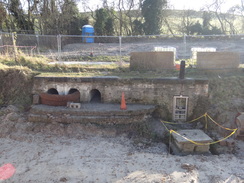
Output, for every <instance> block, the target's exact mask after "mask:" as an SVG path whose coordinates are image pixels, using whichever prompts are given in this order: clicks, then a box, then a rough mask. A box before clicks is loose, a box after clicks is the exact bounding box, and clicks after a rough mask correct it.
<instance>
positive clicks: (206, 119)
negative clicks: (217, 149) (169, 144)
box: [161, 113, 238, 145]
mask: <svg viewBox="0 0 244 183" xmlns="http://www.w3.org/2000/svg"><path fill="white" fill-rule="evenodd" d="M201 118H204V119H205V129H207V123H208V118H209V119H210V120H211V121H212V122H213V123H214V124H216V125H218V126H219V127H221V128H223V129H225V130H228V131H232V132H231V133H230V134H229V135H227V136H226V137H224V138H222V139H220V140H217V141H214V142H208V143H199V142H195V141H193V140H191V139H189V138H187V137H185V136H183V135H181V134H179V133H178V132H176V131H174V130H172V129H171V130H169V129H168V128H167V126H166V125H165V124H173V125H177V124H180V123H174V122H168V121H163V120H161V122H162V124H163V125H164V127H165V129H166V130H167V131H168V132H169V133H170V136H171V134H172V133H175V134H176V135H178V136H180V137H182V138H184V139H185V140H187V141H189V142H191V143H193V144H196V145H211V144H216V143H219V142H221V141H223V140H226V139H228V138H229V137H231V136H232V135H234V134H235V133H236V131H237V130H238V129H237V128H235V129H231V128H226V127H224V126H222V125H220V124H219V123H217V122H216V121H215V120H213V118H212V117H211V116H209V115H208V114H207V113H205V114H203V115H202V116H200V117H198V118H196V119H194V120H191V121H188V122H185V123H192V122H195V121H197V120H199V119H201ZM170 139H171V138H170Z"/></svg>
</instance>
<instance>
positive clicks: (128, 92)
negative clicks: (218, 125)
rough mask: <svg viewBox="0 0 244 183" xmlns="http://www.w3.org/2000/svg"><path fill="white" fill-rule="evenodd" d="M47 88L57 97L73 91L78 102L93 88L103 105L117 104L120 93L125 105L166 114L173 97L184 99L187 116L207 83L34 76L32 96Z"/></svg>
mask: <svg viewBox="0 0 244 183" xmlns="http://www.w3.org/2000/svg"><path fill="white" fill-rule="evenodd" d="M50 88H55V89H57V90H58V92H59V94H61V95H66V94H68V92H69V90H70V89H72V88H73V89H77V90H79V92H80V100H81V102H89V101H90V99H91V93H90V91H91V90H93V89H97V90H99V92H100V93H101V99H102V102H104V103H120V101H121V93H122V92H124V93H125V99H126V102H127V103H137V104H154V105H159V106H161V107H162V110H167V111H169V112H172V108H173V97H174V96H176V95H183V96H188V97H189V103H188V104H189V105H188V116H189V115H191V114H192V111H193V109H194V106H196V102H197V100H198V97H199V96H207V95H208V80H204V79H184V80H180V79H175V78H158V79H138V78H134V79H133V78H132V79H123V78H119V77H94V78H92V77H91V78H55V77H48V78H46V77H35V82H34V88H33V94H40V93H43V92H47V91H48V90H49V89H50ZM163 107H164V108H163Z"/></svg>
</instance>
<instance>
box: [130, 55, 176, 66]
mask: <svg viewBox="0 0 244 183" xmlns="http://www.w3.org/2000/svg"><path fill="white" fill-rule="evenodd" d="M173 68H174V52H173V51H172V52H171V51H164V52H132V53H131V57H130V69H131V70H163V69H173Z"/></svg>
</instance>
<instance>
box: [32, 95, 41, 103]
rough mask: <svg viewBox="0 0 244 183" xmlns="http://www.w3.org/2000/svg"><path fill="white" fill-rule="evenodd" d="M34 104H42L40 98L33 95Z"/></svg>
mask: <svg viewBox="0 0 244 183" xmlns="http://www.w3.org/2000/svg"><path fill="white" fill-rule="evenodd" d="M33 104H34V105H37V104H40V96H39V95H37V94H35V95H33Z"/></svg>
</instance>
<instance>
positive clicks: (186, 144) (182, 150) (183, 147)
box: [171, 129, 213, 155]
mask: <svg viewBox="0 0 244 183" xmlns="http://www.w3.org/2000/svg"><path fill="white" fill-rule="evenodd" d="M177 133H179V134H180V135H182V136H180V135H178V134H175V133H172V137H173V143H172V144H171V149H172V150H173V153H174V154H178V155H188V154H207V153H209V148H210V146H209V144H207V143H210V142H212V141H213V140H212V139H211V138H210V137H209V136H208V135H207V134H205V133H204V132H203V131H202V130H198V129H188V130H178V131H177ZM183 137H185V138H187V139H189V140H192V141H194V142H196V143H200V144H203V145H200V144H199V145H197V144H194V143H192V142H190V141H189V140H187V139H185V138H183Z"/></svg>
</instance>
